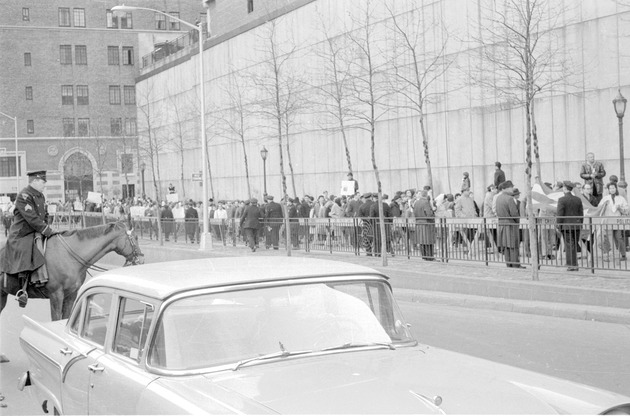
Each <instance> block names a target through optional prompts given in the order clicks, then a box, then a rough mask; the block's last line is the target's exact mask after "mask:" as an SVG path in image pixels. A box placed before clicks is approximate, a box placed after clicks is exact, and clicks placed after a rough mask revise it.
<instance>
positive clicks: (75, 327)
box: [70, 302, 83, 334]
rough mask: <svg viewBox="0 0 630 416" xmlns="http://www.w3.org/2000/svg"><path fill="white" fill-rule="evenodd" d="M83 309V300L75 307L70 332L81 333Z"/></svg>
mask: <svg viewBox="0 0 630 416" xmlns="http://www.w3.org/2000/svg"><path fill="white" fill-rule="evenodd" d="M82 311H83V302H81V303H80V304H78V305H77V306H76V308H75V312H74V315H72V317H71V318H70V332H72V333H73V334H78V333H79V323H80V322H81V315H82Z"/></svg>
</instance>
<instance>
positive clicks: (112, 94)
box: [109, 85, 120, 105]
mask: <svg viewBox="0 0 630 416" xmlns="http://www.w3.org/2000/svg"><path fill="white" fill-rule="evenodd" d="M109 103H110V104H117V105H119V104H120V86H119V85H110V86H109Z"/></svg>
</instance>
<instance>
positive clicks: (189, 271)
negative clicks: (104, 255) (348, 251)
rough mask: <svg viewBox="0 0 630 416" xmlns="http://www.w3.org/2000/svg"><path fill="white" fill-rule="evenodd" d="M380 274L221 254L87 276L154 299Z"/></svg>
mask: <svg viewBox="0 0 630 416" xmlns="http://www.w3.org/2000/svg"><path fill="white" fill-rule="evenodd" d="M344 275H380V276H383V277H386V276H384V275H383V274H382V273H380V272H378V271H377V270H374V269H371V268H369V267H364V266H358V265H356V264H351V263H344V262H339V261H332V260H320V259H308V258H294V257H275V256H274V257H222V258H206V259H196V260H181V261H170V262H161V263H150V264H144V265H139V266H130V267H124V268H118V269H114V270H110V271H108V272H105V273H102V274H100V275H98V276H95V277H92V278H90V279H88V280H87V281H86V282H85V284H84V285H83V286H82V287H81V292H84V291H86V290H88V289H90V288H93V287H99V286H100V287H103V286H105V287H113V288H115V289H120V290H125V291H129V292H135V293H140V294H143V295H146V296H148V297H151V298H155V299H166V298H168V297H169V296H171V295H172V294H175V293H179V292H182V291H188V290H195V289H201V288H213V287H221V286H227V285H238V284H246V283H262V282H269V281H275V280H285V279H301V278H309V277H320V276H344Z"/></svg>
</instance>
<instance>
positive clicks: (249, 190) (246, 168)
mask: <svg viewBox="0 0 630 416" xmlns="http://www.w3.org/2000/svg"><path fill="white" fill-rule="evenodd" d="M241 144H242V145H243V159H244V160H245V179H246V181H247V195H248V197H249V198H250V199H251V197H252V188H251V185H250V184H249V164H248V163H247V149H246V148H245V136H243V135H241Z"/></svg>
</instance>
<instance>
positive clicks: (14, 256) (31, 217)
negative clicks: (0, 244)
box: [0, 170, 55, 306]
mask: <svg viewBox="0 0 630 416" xmlns="http://www.w3.org/2000/svg"><path fill="white" fill-rule="evenodd" d="M27 176H28V180H29V184H28V186H27V187H26V188H24V189H22V191H21V192H20V193H19V194H18V195H17V198H16V201H15V210H14V212H13V215H14V216H13V224H11V228H10V229H9V237H8V239H7V244H6V246H5V249H4V256H3V258H2V259H0V263H1V264H0V266H1V267H0V271H4V272H5V273H7V274H17V275H18V277H19V279H20V285H22V284H23V282H24V280H23V279H28V278H29V277H30V275H31V273H32V272H33V271H34V270H36V269H38V268H39V267H41V266H42V265H43V264H44V255H43V254H42V253H41V252H40V250H38V249H37V248H34V247H33V246H34V242H35V239H36V238H40V237H37V234H41V235H43V236H44V237H50V236H51V235H53V234H55V232H54V231H53V230H52V228H50V226H49V225H48V212H46V198H45V197H44V194H43V192H44V188H45V187H46V171H45V170H40V171H36V172H28V173H27ZM39 279H40V280H39V281H38V282H36V284H37V285H40V286H43V285H44V284H45V283H46V281H47V280H48V279H47V278H46V277H45V276H41V273H40V276H39ZM18 300H19V299H18ZM25 301H26V299H24V305H26V303H25ZM20 306H23V305H22V302H21V301H20Z"/></svg>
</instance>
